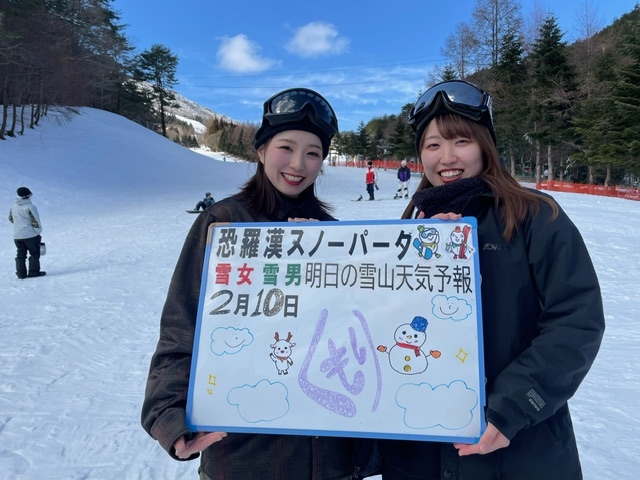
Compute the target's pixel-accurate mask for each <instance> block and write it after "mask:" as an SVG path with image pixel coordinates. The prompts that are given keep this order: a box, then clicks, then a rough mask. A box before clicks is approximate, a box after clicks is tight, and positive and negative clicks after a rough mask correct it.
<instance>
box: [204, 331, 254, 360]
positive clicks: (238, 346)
mask: <svg viewBox="0 0 640 480" xmlns="http://www.w3.org/2000/svg"><path fill="white" fill-rule="evenodd" d="M252 343H253V335H252V334H251V332H250V331H249V329H248V328H241V329H238V328H233V327H226V328H225V327H218V328H216V329H215V330H214V331H213V332H211V351H212V352H213V353H214V354H215V355H218V356H220V355H224V354H225V353H227V354H230V355H232V354H234V353H238V352H239V351H240V350H242V349H243V348H244V347H246V346H247V345H251V344H252Z"/></svg>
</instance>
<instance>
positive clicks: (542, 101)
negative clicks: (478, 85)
mask: <svg viewBox="0 0 640 480" xmlns="http://www.w3.org/2000/svg"><path fill="white" fill-rule="evenodd" d="M566 48H567V46H566V43H565V42H564V41H563V34H562V32H561V31H560V28H559V27H558V23H557V20H556V18H555V17H554V16H553V15H548V16H547V18H546V19H545V21H544V23H543V24H542V27H540V36H539V38H538V41H537V42H536V44H535V45H534V48H533V51H532V55H531V56H532V62H533V76H532V77H533V89H532V90H533V91H532V95H531V97H530V99H531V100H532V104H531V105H530V107H531V109H530V112H531V114H532V115H531V124H530V131H529V132H528V134H527V135H528V137H529V138H532V139H534V140H535V141H536V181H540V178H541V175H540V174H541V155H542V153H541V143H544V144H546V145H547V147H548V148H547V152H548V155H547V163H548V165H549V167H548V168H549V172H550V175H553V159H552V158H551V155H550V154H551V147H552V146H554V145H558V144H560V143H561V142H562V141H563V140H567V139H568V136H569V133H570V129H569V122H570V120H571V117H570V114H571V109H572V106H573V101H574V99H575V95H576V89H577V85H576V82H575V78H576V74H575V71H574V69H573V67H572V65H571V64H570V63H569V58H568V56H567V51H566Z"/></svg>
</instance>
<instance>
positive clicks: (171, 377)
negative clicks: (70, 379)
mask: <svg viewBox="0 0 640 480" xmlns="http://www.w3.org/2000/svg"><path fill="white" fill-rule="evenodd" d="M312 211H313V213H312ZM318 216H320V217H321V218H318ZM288 217H301V218H317V219H319V220H335V219H334V218H332V217H331V216H329V215H318V212H317V210H316V209H312V208H311V207H310V206H309V205H307V204H305V203H304V202H303V203H302V204H300V203H293V202H290V201H287V200H284V201H283V203H282V206H281V208H280V210H279V211H278V213H277V214H276V215H275V216H274V218H266V217H265V216H264V215H260V214H256V213H255V212H252V211H251V210H250V209H249V208H248V207H247V204H246V202H245V201H243V200H242V199H241V198H239V197H231V198H227V199H224V200H222V201H220V202H218V203H216V204H215V205H213V206H212V207H210V208H209V209H208V210H206V211H205V212H203V213H201V214H200V215H199V217H198V219H197V220H196V221H195V223H194V224H193V226H192V227H191V230H190V231H189V233H188V235H187V238H186V240H185V242H184V246H183V248H182V252H181V253H180V258H179V259H178V263H177V265H176V268H175V271H174V274H173V277H172V279H171V284H170V286H169V292H168V295H167V299H166V302H165V305H164V309H163V311H162V317H161V324H160V339H159V341H158V345H157V348H156V351H155V354H154V355H153V358H152V360H151V366H150V369H149V377H148V380H147V388H146V392H145V399H144V404H143V407H142V425H143V427H144V429H145V430H146V431H147V432H148V433H149V435H151V436H152V437H153V438H155V439H156V440H158V442H159V443H160V445H162V447H163V448H164V449H165V450H166V451H167V452H169V454H170V455H171V456H172V457H173V458H174V459H176V460H179V459H178V457H176V455H175V451H174V449H173V445H174V444H175V442H176V441H177V440H178V439H179V438H180V437H182V436H186V437H189V435H190V434H191V432H189V429H188V428H187V426H186V424H185V419H186V403H187V391H188V385H189V372H190V368H191V357H192V348H193V337H194V333H195V327H196V317H197V312H198V299H199V295H200V283H201V278H202V269H203V263H204V255H205V248H206V239H207V231H208V228H209V225H210V224H211V223H214V222H266V221H286V220H287V218H288ZM365 448H368V445H367V444H365V443H364V442H363V441H358V440H354V439H350V438H328V437H309V436H296V435H258V434H239V433H230V434H229V435H228V436H227V437H226V438H225V439H223V440H221V441H220V442H217V443H214V444H213V445H211V446H210V447H209V448H207V449H206V450H205V451H204V452H202V458H201V467H200V470H201V472H202V473H203V474H204V475H206V476H207V478H209V479H211V480H227V479H234V480H235V479H252V480H255V479H265V480H271V479H282V480H286V479H296V480H298V479H308V480H331V479H348V478H351V474H352V473H353V472H354V471H357V470H358V467H356V466H355V465H356V460H355V459H354V457H355V456H356V454H357V453H359V452H362V455H363V458H364V460H365V461H366V460H367V458H366V454H365V452H364V449H365ZM197 457H198V455H194V456H193V458H197ZM310 472H311V473H310ZM203 478H204V477H203ZM354 478H355V477H354Z"/></svg>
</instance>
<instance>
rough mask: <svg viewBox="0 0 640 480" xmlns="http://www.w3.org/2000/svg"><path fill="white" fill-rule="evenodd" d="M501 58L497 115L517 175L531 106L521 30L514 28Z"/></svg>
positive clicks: (500, 135) (501, 138)
mask: <svg viewBox="0 0 640 480" xmlns="http://www.w3.org/2000/svg"><path fill="white" fill-rule="evenodd" d="M499 58H500V59H499V61H498V64H497V65H496V67H495V68H494V69H493V78H494V80H495V82H496V86H495V88H494V92H492V93H494V99H495V100H494V103H493V116H494V125H495V131H496V137H497V139H498V145H499V147H501V151H502V152H504V155H505V156H506V159H507V162H508V166H509V170H510V172H511V174H512V175H514V176H515V173H516V172H515V170H516V158H517V157H521V156H522V155H518V153H519V152H521V151H522V150H523V149H524V145H523V143H524V134H525V131H526V127H525V124H526V122H525V121H526V117H527V108H526V102H525V101H523V99H524V98H525V97H526V82H527V79H528V77H527V66H526V62H525V59H524V49H523V45H522V41H521V39H520V36H519V33H518V32H516V31H514V30H510V31H509V32H508V33H507V34H506V35H505V37H504V40H503V43H502V45H501V48H500V55H499Z"/></svg>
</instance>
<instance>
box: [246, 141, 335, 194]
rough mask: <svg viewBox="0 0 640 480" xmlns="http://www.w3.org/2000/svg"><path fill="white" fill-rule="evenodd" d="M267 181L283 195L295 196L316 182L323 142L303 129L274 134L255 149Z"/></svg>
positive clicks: (320, 165)
mask: <svg viewBox="0 0 640 480" xmlns="http://www.w3.org/2000/svg"><path fill="white" fill-rule="evenodd" d="M258 158H259V159H260V163H262V164H263V165H264V171H265V174H266V175H267V178H268V179H269V181H270V182H271V183H272V184H273V186H274V187H275V188H276V189H277V190H278V191H279V192H280V193H282V194H283V195H286V196H288V197H293V198H295V197H297V196H298V195H300V194H301V193H302V192H303V191H304V190H306V189H307V188H308V187H309V186H310V185H311V184H313V182H315V180H316V178H317V177H318V174H319V173H320V169H321V168H322V160H323V157H322V144H321V143H320V139H319V138H318V136H317V135H314V134H313V133H310V132H306V131H303V130H286V131H284V132H280V133H277V134H276V135H274V136H273V138H271V140H269V141H268V142H267V143H266V144H265V145H262V146H261V147H260V148H259V149H258Z"/></svg>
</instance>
